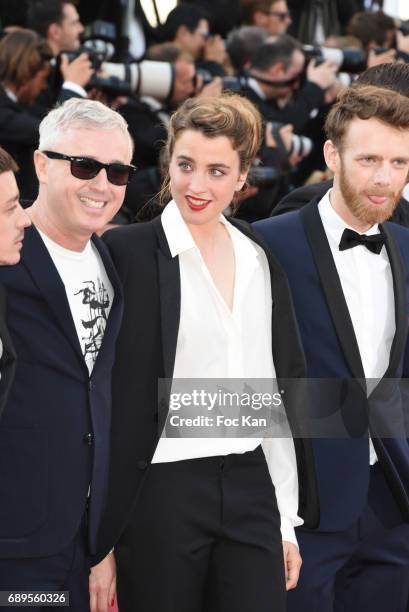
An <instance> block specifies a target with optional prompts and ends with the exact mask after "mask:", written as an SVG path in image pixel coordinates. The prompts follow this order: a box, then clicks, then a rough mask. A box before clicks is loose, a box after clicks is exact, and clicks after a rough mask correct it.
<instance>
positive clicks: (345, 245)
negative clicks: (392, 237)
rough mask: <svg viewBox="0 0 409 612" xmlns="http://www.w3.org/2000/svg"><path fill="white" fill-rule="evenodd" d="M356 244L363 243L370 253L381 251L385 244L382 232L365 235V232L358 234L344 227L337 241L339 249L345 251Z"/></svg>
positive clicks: (377, 253)
mask: <svg viewBox="0 0 409 612" xmlns="http://www.w3.org/2000/svg"><path fill="white" fill-rule="evenodd" d="M358 244H363V245H364V246H366V248H367V249H369V250H370V251H372V253H376V255H379V253H380V252H381V251H382V247H383V245H384V244H385V236H384V234H373V235H372V236H367V235H366V234H358V232H354V231H353V230H351V229H348V228H346V229H344V233H343V234H342V238H341V242H340V243H339V250H340V251H346V250H347V249H352V248H354V247H355V246H357V245H358Z"/></svg>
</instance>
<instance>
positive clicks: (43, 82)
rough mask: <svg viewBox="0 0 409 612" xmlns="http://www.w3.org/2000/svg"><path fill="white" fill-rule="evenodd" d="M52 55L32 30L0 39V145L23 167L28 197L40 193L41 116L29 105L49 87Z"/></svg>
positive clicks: (22, 178) (20, 181) (21, 186)
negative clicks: (37, 159)
mask: <svg viewBox="0 0 409 612" xmlns="http://www.w3.org/2000/svg"><path fill="white" fill-rule="evenodd" d="M51 58H52V52H51V49H50V47H49V45H48V44H47V43H46V41H45V40H44V39H42V38H41V37H40V36H39V35H38V34H37V33H36V32H32V31H31V30H24V29H21V30H16V31H14V32H11V33H9V34H7V35H6V36H5V37H4V38H3V39H2V40H1V41H0V145H1V146H3V147H4V148H5V149H6V151H7V152H8V153H10V154H11V155H12V156H13V157H14V159H15V160H16V162H17V163H18V165H19V167H20V172H19V173H18V174H17V182H18V186H19V189H20V194H21V197H22V198H25V199H33V198H34V197H35V196H36V194H37V179H36V176H35V172H34V165H33V151H34V149H35V148H36V147H37V145H38V127H39V124H40V120H39V118H38V117H36V116H34V115H33V114H31V113H30V112H29V108H30V105H32V104H33V103H34V100H36V99H37V97H38V95H39V94H40V93H41V91H42V90H43V89H45V88H46V87H47V77H48V73H49V70H50V60H51ZM60 101H61V102H62V101H63V100H62V99H61V100H60Z"/></svg>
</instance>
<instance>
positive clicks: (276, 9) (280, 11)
mask: <svg viewBox="0 0 409 612" xmlns="http://www.w3.org/2000/svg"><path fill="white" fill-rule="evenodd" d="M290 24H291V15H290V11H289V10H288V6H287V2H286V1H285V0H278V2H272V4H271V5H270V8H269V10H268V11H257V12H256V13H255V14H254V25H257V26H259V27H261V28H264V29H265V30H267V32H268V33H269V34H273V35H278V34H285V32H287V30H288V27H289V26H290Z"/></svg>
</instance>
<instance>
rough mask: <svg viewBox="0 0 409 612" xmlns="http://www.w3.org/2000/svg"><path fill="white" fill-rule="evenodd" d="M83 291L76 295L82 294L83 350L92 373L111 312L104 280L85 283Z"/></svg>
mask: <svg viewBox="0 0 409 612" xmlns="http://www.w3.org/2000/svg"><path fill="white" fill-rule="evenodd" d="M83 285H85V287H83V288H82V289H79V290H78V291H77V292H75V293H74V295H81V294H82V304H83V305H84V306H83V313H82V316H81V324H82V327H83V334H81V348H82V352H83V354H84V359H85V362H86V364H87V366H88V368H89V370H90V371H91V370H92V368H93V366H94V364H95V361H96V359H97V356H98V351H99V349H100V347H101V344H102V339H103V337H104V332H105V327H106V324H107V318H108V315H107V313H108V312H109V305H110V301H109V294H108V291H107V290H106V288H105V285H104V283H103V282H102V280H101V279H100V278H99V277H97V279H96V282H94V281H84V282H83Z"/></svg>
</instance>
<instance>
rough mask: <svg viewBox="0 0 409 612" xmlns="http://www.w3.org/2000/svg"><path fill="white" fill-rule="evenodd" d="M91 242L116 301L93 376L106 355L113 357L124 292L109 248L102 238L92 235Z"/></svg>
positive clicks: (113, 303)
mask: <svg viewBox="0 0 409 612" xmlns="http://www.w3.org/2000/svg"><path fill="white" fill-rule="evenodd" d="M91 240H92V243H93V244H94V246H95V248H96V249H97V251H98V253H99V255H100V257H101V260H102V263H103V265H104V268H105V271H106V273H107V276H108V278H109V281H110V283H111V285H112V289H113V291H114V299H113V300H112V304H111V309H110V311H109V315H108V320H107V323H106V327H105V331H104V337H103V339H102V343H101V346H100V349H99V351H98V355H97V359H96V361H95V364H94V367H93V369H92V374H91V376H92V375H93V374H94V372H96V371H97V368H98V367H99V365H100V364H101V363H104V361H105V357H106V353H107V352H108V354H109V353H110V354H111V355H112V351H113V346H114V345H115V341H116V338H117V336H118V333H119V328H120V326H121V321H122V311H123V291H122V285H121V282H120V280H119V277H118V274H117V273H116V270H115V267H114V264H113V263H112V259H111V257H110V255H109V252H108V249H107V247H106V246H105V244H104V243H103V241H102V240H101V238H99V237H98V236H96V235H95V234H93V235H92V238H91Z"/></svg>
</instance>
